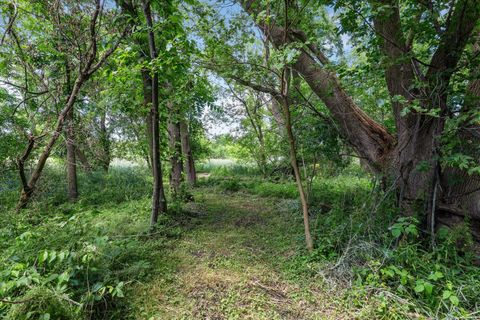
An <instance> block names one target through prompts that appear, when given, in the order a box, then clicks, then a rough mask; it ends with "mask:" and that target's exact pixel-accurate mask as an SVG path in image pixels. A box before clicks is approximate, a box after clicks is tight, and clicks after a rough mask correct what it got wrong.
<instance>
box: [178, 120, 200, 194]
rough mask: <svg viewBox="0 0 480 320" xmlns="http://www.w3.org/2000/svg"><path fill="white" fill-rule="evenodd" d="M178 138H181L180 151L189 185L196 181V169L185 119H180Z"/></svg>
mask: <svg viewBox="0 0 480 320" xmlns="http://www.w3.org/2000/svg"><path fill="white" fill-rule="evenodd" d="M180 138H181V140H182V153H183V158H184V159H185V165H184V167H185V173H186V176H187V183H188V184H189V185H191V186H193V185H195V184H196V183H197V171H196V169H195V159H194V158H193V153H192V147H191V146H190V133H189V130H188V124H187V121H186V120H185V119H182V120H181V121H180Z"/></svg>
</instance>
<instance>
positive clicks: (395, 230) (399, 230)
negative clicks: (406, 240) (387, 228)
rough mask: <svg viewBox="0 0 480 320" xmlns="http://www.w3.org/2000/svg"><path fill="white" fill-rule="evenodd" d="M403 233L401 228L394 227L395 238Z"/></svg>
mask: <svg viewBox="0 0 480 320" xmlns="http://www.w3.org/2000/svg"><path fill="white" fill-rule="evenodd" d="M401 234H402V230H401V229H400V228H392V235H393V236H394V237H395V238H398V237H400V235H401Z"/></svg>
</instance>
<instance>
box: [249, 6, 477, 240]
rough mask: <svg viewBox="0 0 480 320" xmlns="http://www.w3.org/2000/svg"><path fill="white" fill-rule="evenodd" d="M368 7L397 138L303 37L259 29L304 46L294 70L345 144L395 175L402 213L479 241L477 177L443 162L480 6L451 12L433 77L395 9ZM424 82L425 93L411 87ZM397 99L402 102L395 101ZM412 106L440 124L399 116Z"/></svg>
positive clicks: (274, 27) (420, 116)
mask: <svg viewBox="0 0 480 320" xmlns="http://www.w3.org/2000/svg"><path fill="white" fill-rule="evenodd" d="M240 2H241V4H242V6H243V7H244V9H245V10H246V11H247V12H249V13H250V14H252V15H255V13H257V12H258V11H259V10H261V9H260V8H259V6H258V5H257V4H256V3H255V1H252V0H244V1H240ZM371 2H372V5H373V6H377V5H378V6H381V10H376V12H377V15H379V16H378V17H375V18H374V27H375V32H376V33H377V36H378V38H379V40H380V42H381V43H382V49H383V52H384V54H385V56H386V58H387V59H388V60H387V61H386V63H385V65H386V66H387V67H386V70H385V78H386V82H387V86H388V89H389V92H390V95H391V96H392V97H394V98H395V99H392V105H393V113H394V116H395V121H396V129H397V132H396V135H397V136H396V138H394V137H393V136H392V135H391V134H390V133H388V132H387V130H386V129H385V128H384V127H383V126H381V125H380V124H378V123H376V122H375V121H373V120H372V119H371V118H370V117H369V116H368V115H367V114H366V113H365V112H364V111H362V110H361V109H360V108H359V107H358V106H357V105H356V104H355V102H354V101H353V99H352V98H351V97H350V96H349V95H348V94H347V93H346V92H345V90H344V89H343V88H342V87H341V85H340V81H339V80H338V79H337V77H336V75H335V74H334V73H333V72H332V71H329V70H328V69H327V68H325V66H326V65H328V64H329V62H328V59H327V58H326V57H325V56H324V55H323V53H322V52H321V51H320V50H319V49H318V48H316V47H315V45H314V44H311V43H306V36H305V34H304V33H303V32H302V31H301V30H288V33H287V35H286V36H285V30H284V28H283V27H282V26H280V25H278V24H276V23H275V21H270V23H269V24H266V23H264V22H262V21H260V22H258V26H259V27H260V29H261V30H262V31H263V33H264V35H265V36H266V37H268V39H269V41H270V42H271V43H272V44H273V45H274V46H276V47H281V46H282V45H284V44H285V42H302V43H304V45H303V47H302V49H301V52H300V55H299V57H298V59H297V60H296V61H295V62H294V63H293V68H294V69H295V70H296V71H297V72H298V73H299V74H300V75H302V77H303V78H304V80H305V81H306V83H307V84H308V85H309V86H310V88H311V89H312V91H313V92H314V93H315V94H316V95H317V96H318V97H319V98H320V99H321V100H322V101H323V102H324V103H325V105H326V107H327V108H328V109H329V110H330V113H331V115H332V117H333V118H334V119H335V122H336V124H337V126H338V128H339V130H340V132H341V134H342V135H343V137H344V138H345V139H346V141H347V142H349V143H350V144H351V145H352V146H353V148H354V149H355V150H356V152H357V153H358V154H359V155H360V156H361V157H362V158H363V159H365V160H366V161H367V162H368V164H369V166H370V167H371V169H373V171H374V172H376V173H380V174H383V175H385V174H389V175H393V177H394V180H395V183H396V185H397V187H398V191H399V192H398V195H399V200H400V204H401V208H402V211H403V212H402V213H404V214H413V213H418V212H420V213H423V214H424V216H425V217H426V220H428V223H427V224H428V227H429V228H430V230H431V231H433V230H434V229H435V225H436V224H435V221H436V220H438V221H439V222H443V223H445V224H447V225H449V226H453V225H455V224H456V223H458V222H460V221H463V219H464V217H466V216H468V217H469V218H470V219H471V222H470V224H471V226H472V229H473V230H472V233H473V235H474V236H475V237H477V241H478V240H480V237H478V235H479V234H480V192H479V191H478V190H477V189H476V186H479V185H480V183H479V177H478V175H468V174H466V173H465V172H464V171H462V170H458V169H452V168H441V167H440V163H439V156H440V146H441V145H440V137H441V136H442V134H443V130H444V121H445V118H446V117H448V116H450V115H449V113H448V106H447V94H448V87H449V82H450V78H451V76H452V74H453V73H454V72H456V70H457V64H458V61H459V60H460V57H461V55H462V53H463V51H464V49H465V46H466V44H467V43H468V41H469V39H470V36H471V34H472V31H473V29H474V27H475V25H476V24H477V22H478V20H479V17H480V4H479V3H478V1H470V0H460V1H456V2H454V3H453V5H454V9H453V10H452V12H451V14H450V13H449V19H448V23H447V25H446V26H445V30H443V31H441V32H440V33H439V34H438V38H439V45H438V47H437V50H436V51H435V53H434V54H433V57H432V59H431V61H430V63H428V66H429V68H428V71H427V72H426V74H423V73H422V71H421V70H422V69H421V68H420V67H419V61H418V60H416V59H415V58H414V57H413V54H412V52H411V50H410V48H411V45H412V37H413V36H414V35H413V32H411V33H412V36H411V37H409V39H405V38H406V37H404V35H403V31H402V30H403V28H402V25H401V20H400V13H399V4H398V1H397V0H378V1H373V0H372V1H371ZM412 57H413V58H412ZM419 82H420V83H422V84H423V85H422V86H413V85H412V84H414V83H419ZM398 96H402V97H403V98H404V99H403V100H404V101H400V100H399V99H397V97H398ZM414 100H416V101H420V103H421V106H422V108H424V109H426V110H432V109H433V108H439V109H440V115H439V117H437V116H430V115H428V114H427V113H421V112H417V111H415V110H413V111H412V112H410V113H408V114H407V115H406V116H402V111H403V110H404V108H406V107H408V106H410V105H411V104H412V102H413V101H414ZM471 141H475V143H479V142H480V138H479V137H478V136H475V137H471ZM475 159H478V156H476V157H475ZM455 181H459V182H455ZM452 182H453V185H454V187H452ZM452 195H453V196H452ZM425 213H426V214H425ZM436 215H437V216H436Z"/></svg>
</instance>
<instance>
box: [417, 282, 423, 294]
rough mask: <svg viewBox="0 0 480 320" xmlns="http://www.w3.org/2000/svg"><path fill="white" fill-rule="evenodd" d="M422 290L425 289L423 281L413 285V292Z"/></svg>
mask: <svg viewBox="0 0 480 320" xmlns="http://www.w3.org/2000/svg"><path fill="white" fill-rule="evenodd" d="M424 290H425V286H424V285H423V283H419V284H417V285H416V287H415V292H417V293H420V292H423V291H424Z"/></svg>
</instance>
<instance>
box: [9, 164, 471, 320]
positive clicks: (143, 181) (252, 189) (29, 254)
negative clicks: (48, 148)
mask: <svg viewBox="0 0 480 320" xmlns="http://www.w3.org/2000/svg"><path fill="white" fill-rule="evenodd" d="M200 169H201V170H199V171H203V172H206V170H205V169H208V170H209V173H210V176H209V177H208V178H201V179H200V180H199V183H198V187H197V189H196V191H195V192H194V193H195V198H196V199H197V198H200V200H201V198H202V196H201V195H202V193H203V192H207V193H209V194H210V193H212V192H213V194H215V195H216V196H217V197H218V198H219V199H220V200H219V201H223V200H222V199H224V198H223V197H225V199H228V196H229V195H231V194H236V195H241V196H242V197H243V199H244V203H245V205H246V206H247V205H255V203H250V198H249V197H253V195H254V196H255V199H258V197H263V198H265V199H269V201H270V202H272V203H277V204H278V208H277V209H275V210H278V212H284V211H288V212H290V213H291V214H290V215H287V216H282V217H281V218H282V219H284V218H285V219H292V220H291V221H290V222H289V223H290V224H295V226H298V227H301V215H300V211H301V210H300V204H299V202H298V200H297V199H298V196H297V189H296V186H295V183H294V181H293V180H292V179H291V178H290V177H286V176H281V177H269V178H268V179H262V178H261V177H259V176H258V175H257V173H255V171H254V170H253V169H252V168H250V167H248V168H241V166H228V165H225V164H222V165H221V169H219V168H216V167H215V166H214V165H211V166H210V167H208V168H207V167H205V166H204V167H202V168H200ZM252 170H253V171H252ZM63 181H64V172H63V170H59V168H58V167H55V166H49V167H47V170H46V173H45V176H44V178H43V180H42V183H41V186H42V187H41V188H40V189H39V190H38V194H37V196H36V198H35V201H34V202H33V203H32V205H31V206H30V208H29V209H28V210H24V211H22V212H21V213H16V212H15V211H14V206H15V202H16V199H17V198H16V197H17V196H18V185H16V182H15V176H14V175H12V176H8V175H4V176H3V177H2V180H1V181H0V188H1V192H0V199H1V200H2V202H1V206H2V207H1V209H2V213H1V214H0V225H1V227H0V243H2V248H1V251H0V317H3V318H6V319H87V318H90V319H122V318H127V317H128V315H129V310H130V307H131V305H130V304H129V301H128V299H125V298H124V296H128V295H129V294H130V292H129V288H130V286H131V285H132V284H133V283H137V282H139V281H140V282H148V281H149V279H150V278H151V277H153V276H154V275H155V276H157V277H158V276H160V277H163V278H165V279H174V276H173V274H174V272H175V270H176V268H177V265H176V264H177V263H178V261H176V260H175V259H171V258H170V257H169V255H168V252H169V250H170V249H171V248H172V243H173V242H172V240H173V239H177V238H179V237H181V236H182V235H183V234H185V233H186V232H189V231H188V230H189V228H194V226H193V227H192V226H191V225H188V226H187V224H188V223H187V224H185V221H188V219H189V218H188V217H185V215H182V211H181V208H182V205H181V204H178V203H176V204H174V205H172V206H171V207H172V208H175V212H172V213H173V214H170V215H164V216H162V217H161V219H160V222H159V224H158V226H157V228H156V229H155V230H154V231H152V232H150V233H149V232H148V230H149V226H148V216H149V212H150V192H151V188H150V186H151V179H150V177H149V172H148V170H147V169H145V168H139V167H130V168H121V167H113V168H112V169H111V170H110V172H109V173H108V174H105V173H103V172H93V173H89V174H84V173H82V174H81V175H80V179H79V186H80V192H81V197H80V200H79V201H78V202H77V203H69V202H67V199H66V198H65V189H66V186H65V185H64V182H63ZM393 198H394V197H393V195H392V194H389V193H388V192H387V193H385V192H384V191H382V190H381V189H380V188H379V187H378V186H377V185H376V183H374V182H373V181H372V179H371V178H370V177H367V176H364V175H362V174H359V172H358V170H356V169H355V168H347V169H346V170H345V171H344V172H343V173H340V174H339V175H337V176H331V175H323V176H322V175H321V174H320V175H319V176H318V177H317V178H316V179H314V180H313V182H312V187H311V192H310V193H309V202H310V205H311V210H310V216H311V227H312V233H313V236H314V240H315V249H314V251H313V252H310V253H309V252H307V251H306V250H304V249H302V247H303V241H304V239H303V238H302V236H301V233H299V234H296V235H294V234H293V233H292V232H297V231H294V230H298V228H293V226H292V228H288V229H285V230H271V235H272V239H271V240H270V243H272V248H270V250H271V251H272V254H273V256H272V257H271V260H272V263H275V264H276V268H278V269H279V270H281V271H282V272H283V274H284V275H286V277H288V278H289V279H290V281H292V282H293V283H305V281H306V279H311V280H310V281H321V282H322V283H324V284H325V285H326V288H327V289H325V290H333V291H335V294H336V297H338V295H340V297H341V301H339V304H341V305H343V308H344V309H345V310H348V311H349V314H353V315H354V316H355V317H358V318H364V319H376V318H384V319H409V318H420V319H421V318H478V316H479V301H480V290H479V288H480V270H479V268H478V267H477V266H475V264H474V260H475V257H474V256H473V255H472V254H471V252H472V251H471V248H470V246H471V244H472V239H469V238H467V237H466V236H465V235H466V234H468V232H465V230H464V229H462V228H466V227H467V226H464V227H459V228H458V229H457V230H446V229H442V230H440V231H439V232H438V233H437V235H436V237H435V239H433V240H434V241H433V242H432V239H431V238H430V237H429V236H428V235H427V233H426V231H425V230H423V224H422V223H421V220H422V219H421V217H409V218H405V217H404V218H398V217H399V214H398V210H397V209H396V207H395V204H394V199H393ZM257 201H258V200H257ZM270 202H269V203H270ZM222 205H225V204H224V203H223V204H222ZM206 210H209V208H206ZM216 210H217V209H216ZM218 210H220V209H218ZM289 217H291V218H289ZM182 219H183V220H182ZM185 219H187V220H185ZM252 221H253V220H252ZM252 221H250V222H249V221H246V222H242V223H240V222H239V226H243V225H248V223H253V222H252ZM262 223H263V222H262ZM288 225H289V224H288V223H287V224H286V226H288ZM242 230H243V229H242ZM242 232H247V231H242ZM269 234H270V233H269ZM294 236H295V237H298V239H297V243H298V247H295V248H292V247H291V242H288V241H285V240H286V239H288V238H289V237H294ZM167 248H168V249H167ZM292 249H295V251H294V252H295V253H294V254H288V255H286V257H283V256H282V257H281V256H278V257H277V256H276V254H277V253H278V252H289V251H291V250H292ZM152 252H154V253H155V254H152ZM172 281H173V280H172ZM333 291H332V292H333ZM352 312H353V313H352Z"/></svg>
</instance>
